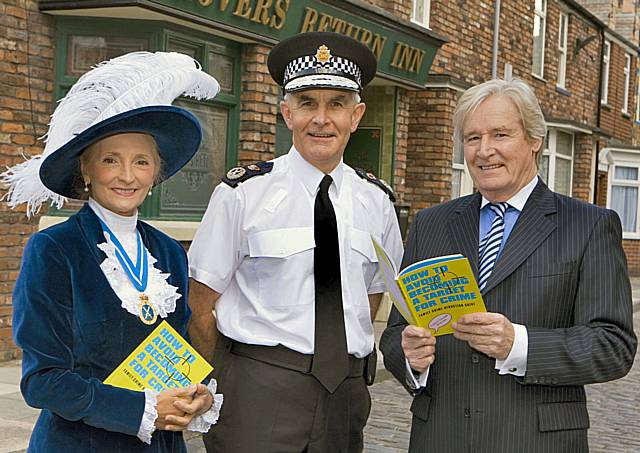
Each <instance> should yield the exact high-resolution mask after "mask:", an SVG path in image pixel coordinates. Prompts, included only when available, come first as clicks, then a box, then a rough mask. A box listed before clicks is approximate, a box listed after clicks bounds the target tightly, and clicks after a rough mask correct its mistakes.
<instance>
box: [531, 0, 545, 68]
mask: <svg viewBox="0 0 640 453" xmlns="http://www.w3.org/2000/svg"><path fill="white" fill-rule="evenodd" d="M540 1H541V2H542V9H538V8H536V6H535V2H534V21H533V26H534V30H533V32H534V33H535V17H536V16H537V17H539V18H540V24H541V27H540V29H541V33H542V42H541V50H540V74H537V73H536V72H535V60H534V58H535V54H534V52H533V47H534V46H532V52H531V74H533V76H535V77H538V78H541V79H543V78H544V54H545V47H546V40H547V0H540ZM532 38H533V35H532Z"/></svg>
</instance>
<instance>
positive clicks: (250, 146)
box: [238, 44, 280, 165]
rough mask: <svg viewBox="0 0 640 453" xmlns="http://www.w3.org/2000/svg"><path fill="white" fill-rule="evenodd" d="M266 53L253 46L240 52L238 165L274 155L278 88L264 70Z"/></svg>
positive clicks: (262, 47)
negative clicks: (240, 91)
mask: <svg viewBox="0 0 640 453" xmlns="http://www.w3.org/2000/svg"><path fill="white" fill-rule="evenodd" d="M269 50H270V48H269V47H265V46H261V45H252V44H246V45H244V46H243V49H242V64H243V67H242V93H241V95H240V142H239V144H238V147H239V149H238V161H239V163H240V164H241V165H245V164H250V163H253V162H257V161H262V160H269V159H273V157H274V155H275V149H276V148H275V146H276V145H275V144H276V118H277V113H278V110H279V109H280V107H279V105H278V90H279V88H278V86H277V85H276V84H275V82H274V81H273V79H272V78H271V76H270V75H269V70H268V69H267V55H268V54H269Z"/></svg>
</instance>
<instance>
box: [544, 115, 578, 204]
mask: <svg viewBox="0 0 640 453" xmlns="http://www.w3.org/2000/svg"><path fill="white" fill-rule="evenodd" d="M558 132H562V133H563V134H567V135H570V136H571V157H567V156H566V155H564V154H561V153H559V152H558V147H557V143H558ZM547 136H548V137H547V140H545V141H544V142H543V146H544V145H545V144H546V145H547V146H546V147H545V148H544V149H543V150H542V157H548V158H549V164H548V168H547V181H545V183H546V184H547V186H548V187H549V189H551V190H553V191H554V192H555V186H556V162H557V160H558V159H560V160H564V161H568V162H569V168H570V169H571V171H570V172H569V193H568V194H563V195H566V196H568V197H571V196H572V194H573V165H574V163H575V155H576V134H575V133H574V132H571V131H567V130H564V129H559V128H555V127H549V128H548V131H547Z"/></svg>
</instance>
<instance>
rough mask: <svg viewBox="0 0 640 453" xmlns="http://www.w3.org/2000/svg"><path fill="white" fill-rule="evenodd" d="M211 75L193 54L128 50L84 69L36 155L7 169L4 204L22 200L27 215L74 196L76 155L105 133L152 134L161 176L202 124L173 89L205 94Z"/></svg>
mask: <svg viewBox="0 0 640 453" xmlns="http://www.w3.org/2000/svg"><path fill="white" fill-rule="evenodd" d="M218 91H220V86H219V84H218V82H217V81H216V79H214V78H213V77H212V76H210V75H209V74H207V73H205V72H204V71H202V70H201V68H200V65H199V64H198V62H197V61H195V60H194V59H193V58H191V57H189V56H187V55H183V54H180V53H175V52H155V53H151V52H134V53H129V54H126V55H122V56H120V57H117V58H114V59H112V60H109V61H106V62H103V63H101V64H99V65H98V66H96V67H95V68H93V69H92V70H90V71H89V72H87V73H86V74H84V75H83V76H82V77H80V78H79V79H78V81H77V82H76V83H75V84H74V85H73V87H71V90H69V93H68V94H67V95H66V96H65V97H64V98H63V99H62V100H60V103H59V105H58V107H57V108H56V110H55V112H54V113H53V115H52V116H51V122H50V124H49V131H48V132H47V134H46V135H45V141H46V145H45V148H44V152H43V153H42V155H39V156H34V157H32V158H30V159H29V160H27V161H25V162H23V163H21V164H18V165H16V166H14V167H11V168H8V169H7V171H5V172H4V173H2V175H0V177H1V178H2V181H3V182H4V183H5V184H7V185H8V186H9V190H8V193H7V195H6V197H7V198H8V200H7V201H8V204H9V205H10V206H11V207H15V206H17V205H20V204H22V203H26V204H27V215H29V216H30V215H32V214H33V213H36V212H38V210H39V209H40V206H41V204H42V203H44V202H46V201H47V200H51V203H52V204H54V203H55V204H56V205H57V207H58V208H60V207H62V205H63V203H64V202H65V201H66V198H78V195H79V193H78V192H77V189H78V187H80V186H81V182H82V179H81V175H80V165H79V157H80V155H81V154H82V153H83V152H84V150H85V149H86V148H87V147H88V146H89V145H91V144H92V143H95V142H97V141H98V140H101V139H103V138H105V137H108V136H110V135H114V134H119V133H126V132H140V133H146V134H149V135H151V136H153V138H154V139H155V141H156V144H157V145H158V153H159V154H160V158H161V159H162V161H163V172H162V175H161V176H162V178H163V179H166V178H169V177H170V176H171V175H173V174H174V173H176V172H177V171H178V170H180V169H181V168H182V167H183V166H184V165H185V164H186V163H187V162H189V160H190V159H191V158H192V157H193V155H194V154H195V153H196V151H197V150H198V147H199V146H200V141H201V139H202V131H201V129H200V124H199V123H198V120H197V119H196V118H195V117H194V116H193V115H192V114H191V113H189V112H188V111H187V110H185V109H182V108H179V107H173V106H171V103H172V102H173V101H174V100H175V99H176V98H177V97H178V96H181V95H182V96H190V97H193V98H196V99H211V98H213V97H214V96H216V94H218Z"/></svg>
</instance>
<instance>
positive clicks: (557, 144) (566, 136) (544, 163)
mask: <svg viewBox="0 0 640 453" xmlns="http://www.w3.org/2000/svg"><path fill="white" fill-rule="evenodd" d="M573 142H574V137H573V135H572V134H570V133H568V132H563V131H560V130H557V129H553V128H549V132H548V133H547V137H546V138H545V141H544V150H543V152H542V158H541V159H540V165H539V167H538V175H539V176H540V178H542V180H543V181H544V182H545V184H547V186H549V188H550V189H551V190H553V191H554V192H558V193H561V194H562V195H567V196H571V185H572V182H573V148H574V143H573Z"/></svg>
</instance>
